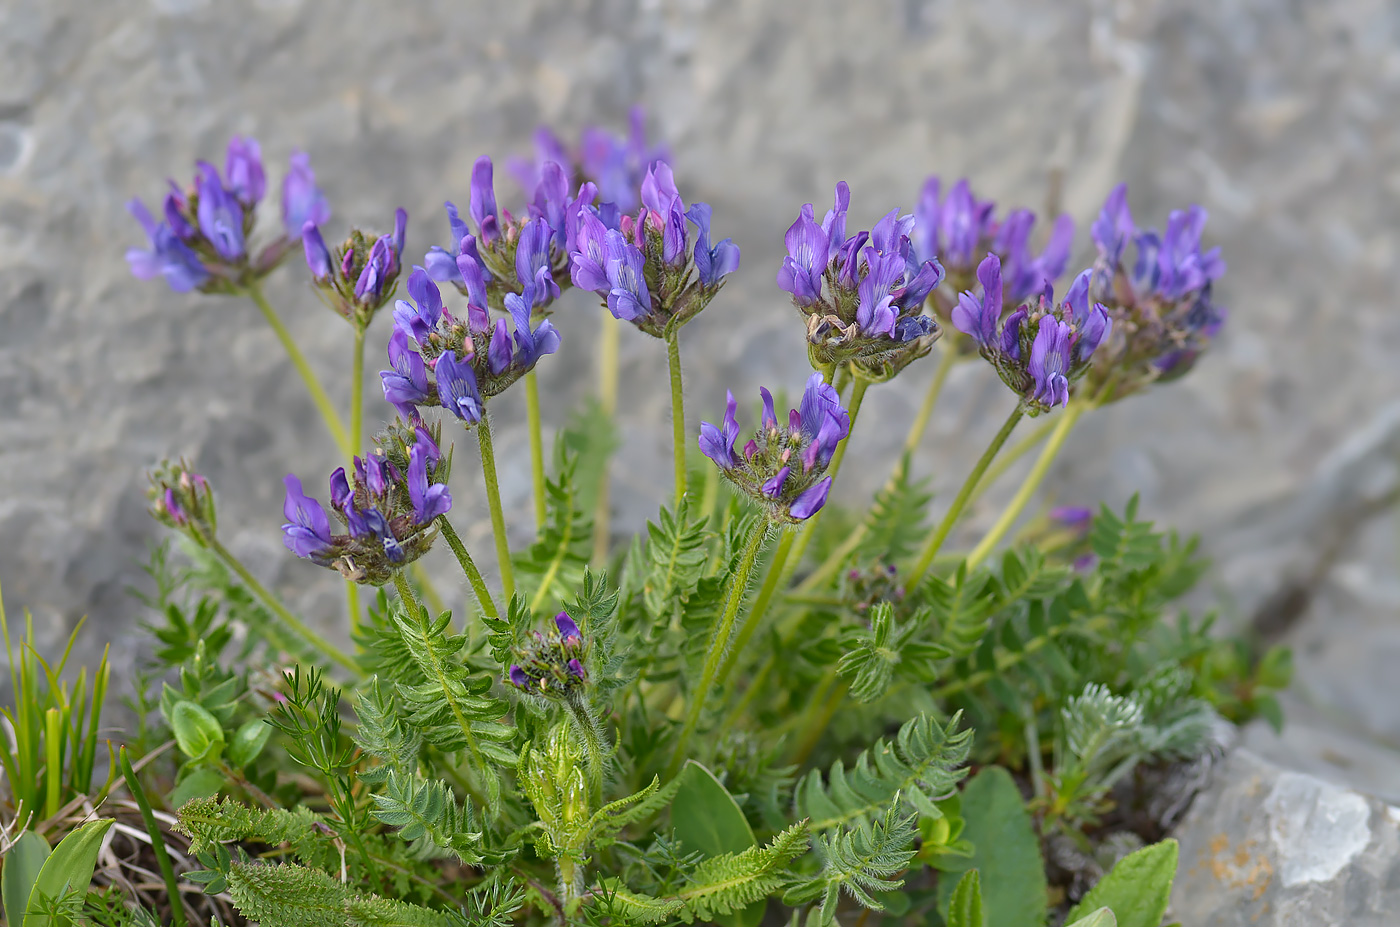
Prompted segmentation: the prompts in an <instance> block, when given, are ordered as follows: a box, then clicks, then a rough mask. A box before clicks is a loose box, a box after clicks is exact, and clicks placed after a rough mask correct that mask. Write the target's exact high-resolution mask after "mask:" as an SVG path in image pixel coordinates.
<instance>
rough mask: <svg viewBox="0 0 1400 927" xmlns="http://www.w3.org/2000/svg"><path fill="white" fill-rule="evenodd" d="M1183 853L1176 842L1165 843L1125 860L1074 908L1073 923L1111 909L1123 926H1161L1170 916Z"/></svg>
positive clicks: (1072, 912)
mask: <svg viewBox="0 0 1400 927" xmlns="http://www.w3.org/2000/svg"><path fill="white" fill-rule="evenodd" d="M1179 852H1180V850H1179V848H1178V846H1177V842H1176V841H1175V840H1163V841H1162V842H1161V843H1154V844H1152V846H1150V847H1143V848H1142V849H1141V850H1138V851H1137V852H1135V853H1130V854H1128V855H1127V856H1125V857H1123V858H1122V859H1120V860H1119V861H1118V864H1117V865H1116V866H1114V867H1113V868H1112V869H1111V870H1109V873H1108V875H1106V876H1104V877H1103V878H1102V879H1100V880H1099V883H1098V884H1097V885H1095V886H1094V887H1093V888H1091V889H1089V893H1088V894H1086V895H1085V896H1084V897H1083V899H1081V900H1080V902H1079V904H1077V905H1075V906H1074V910H1072V911H1070V912H1069V918H1068V919H1069V921H1071V922H1073V921H1074V919H1075V918H1080V917H1084V916H1085V915H1086V914H1087V913H1089V912H1091V911H1093V910H1094V909H1096V908H1101V907H1107V908H1111V909H1113V914H1114V916H1115V917H1116V918H1117V921H1118V924H1119V925H1120V927H1158V925H1159V924H1161V923H1162V916H1163V915H1164V914H1166V913H1167V901H1168V900H1169V899H1170V897H1171V893H1172V882H1173V880H1175V878H1176V861H1177V854H1178V853H1179Z"/></svg>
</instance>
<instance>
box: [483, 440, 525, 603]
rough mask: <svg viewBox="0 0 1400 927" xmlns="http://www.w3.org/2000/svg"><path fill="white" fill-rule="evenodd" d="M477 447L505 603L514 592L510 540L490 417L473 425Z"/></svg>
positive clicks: (513, 571)
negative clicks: (507, 532) (497, 470)
mask: <svg viewBox="0 0 1400 927" xmlns="http://www.w3.org/2000/svg"><path fill="white" fill-rule="evenodd" d="M476 440H477V442H478V444H479V445H480V446H481V476H482V479H483V480H484V481H485V482H486V504H487V505H488V506H489V507H490V509H491V533H492V534H494V535H495V536H496V561H497V566H498V567H499V568H500V571H501V591H502V593H503V594H504V595H505V599H506V602H507V603H509V602H510V600H511V597H512V596H514V595H515V570H514V568H513V567H512V566H511V563H510V539H509V538H507V537H506V513H505V510H504V509H503V508H501V483H500V480H499V478H498V477H497V476H496V450H495V447H494V446H493V444H492V443H491V419H490V418H487V417H483V418H482V419H481V421H480V422H478V423H477V426H476Z"/></svg>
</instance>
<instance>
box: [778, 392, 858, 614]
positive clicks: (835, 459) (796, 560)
mask: <svg viewBox="0 0 1400 927" xmlns="http://www.w3.org/2000/svg"><path fill="white" fill-rule="evenodd" d="M854 379H855V383H854V384H853V385H852V386H851V398H850V400H849V401H848V402H847V403H846V411H847V412H849V413H850V416H851V427H850V430H849V431H848V432H847V433H846V438H845V440H843V441H842V442H841V443H840V444H838V445H836V453H834V454H832V455H831V463H830V465H829V466H827V468H826V473H827V476H830V477H832V478H833V480H832V481H833V482H835V476H836V474H837V473H838V472H840V470H841V461H843V460H845V459H846V448H848V447H850V446H851V438H852V437H853V436H854V435H855V433H856V416H858V415H860V405H861V403H862V402H863V401H864V400H865V391H866V390H867V389H869V388H870V381H869V380H867V379H865V378H863V377H859V376H857V377H855V378H854ZM821 518H822V513H821V512H817V514H815V515H813V516H812V517H811V518H809V519H807V523H806V524H804V525H803V526H802V536H801V537H799V538H798V539H797V549H796V550H795V551H793V553H792V556H791V558H790V559H789V560H788V567H787V572H786V575H785V576H783V577H782V580H781V584H782V585H783V586H786V585H787V581H788V580H790V579H791V578H792V574H793V572H794V571H795V570H796V569H797V568H798V566H800V565H801V563H802V558H803V557H804V556H806V554H807V546H808V545H809V544H811V543H812V538H814V537H816V535H817V525H818V524H820V523H821Z"/></svg>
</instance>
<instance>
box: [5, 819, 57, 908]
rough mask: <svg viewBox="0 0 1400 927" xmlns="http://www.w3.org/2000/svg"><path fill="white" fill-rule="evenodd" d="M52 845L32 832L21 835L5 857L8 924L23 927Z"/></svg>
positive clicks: (28, 831)
mask: <svg viewBox="0 0 1400 927" xmlns="http://www.w3.org/2000/svg"><path fill="white" fill-rule="evenodd" d="M50 852H52V851H51V850H50V849H49V842H48V841H47V840H45V839H44V838H43V837H40V836H39V835H38V834H36V833H34V831H32V830H27V831H25V832H24V833H22V834H20V835H19V839H18V840H16V841H15V845H14V846H12V847H10V852H8V853H6V854H5V868H4V870H3V872H0V882H2V883H3V886H0V895H3V896H4V902H5V923H7V924H23V923H24V906H25V905H27V904H28V903H29V893H30V891H32V890H33V888H34V883H35V881H37V880H38V878H39V870H40V869H42V868H44V861H45V860H47V859H48V858H49V853H50Z"/></svg>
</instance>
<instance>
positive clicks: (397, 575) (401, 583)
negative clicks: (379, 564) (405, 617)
mask: <svg viewBox="0 0 1400 927" xmlns="http://www.w3.org/2000/svg"><path fill="white" fill-rule="evenodd" d="M394 588H395V589H397V590H398V591H399V598H400V599H401V600H402V601H403V604H404V605H405V606H406V607H407V608H410V609H412V610H413V616H414V619H415V620H416V619H417V617H418V598H417V596H415V595H414V594H413V586H412V585H411V584H410V583H409V581H408V577H407V576H406V575H405V574H404V571H403V570H395V571H394Z"/></svg>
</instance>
